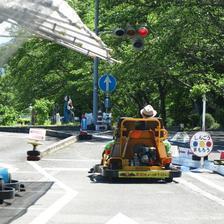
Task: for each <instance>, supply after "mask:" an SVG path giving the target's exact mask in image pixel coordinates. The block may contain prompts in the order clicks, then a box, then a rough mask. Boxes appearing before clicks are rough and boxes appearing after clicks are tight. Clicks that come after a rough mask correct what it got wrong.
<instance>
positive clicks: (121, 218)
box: [106, 213, 138, 224]
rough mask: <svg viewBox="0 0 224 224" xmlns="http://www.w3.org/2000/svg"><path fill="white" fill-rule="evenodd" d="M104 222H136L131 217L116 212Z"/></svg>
mask: <svg viewBox="0 0 224 224" xmlns="http://www.w3.org/2000/svg"><path fill="white" fill-rule="evenodd" d="M106 224H138V223H137V222H135V221H134V220H133V219H131V218H129V217H128V216H126V215H124V214H122V213H118V214H117V215H115V216H114V217H113V218H112V219H110V220H109V221H108V222H106Z"/></svg>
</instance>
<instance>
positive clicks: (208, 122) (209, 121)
mask: <svg viewBox="0 0 224 224" xmlns="http://www.w3.org/2000/svg"><path fill="white" fill-rule="evenodd" d="M205 127H206V129H218V128H219V127H220V125H219V124H218V123H217V122H216V121H215V119H214V118H213V116H212V115H211V114H208V113H206V114H205Z"/></svg>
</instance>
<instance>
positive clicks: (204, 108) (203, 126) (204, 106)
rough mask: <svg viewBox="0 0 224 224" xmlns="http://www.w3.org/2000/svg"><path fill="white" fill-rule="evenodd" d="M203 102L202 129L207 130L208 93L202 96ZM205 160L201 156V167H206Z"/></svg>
mask: <svg viewBox="0 0 224 224" xmlns="http://www.w3.org/2000/svg"><path fill="white" fill-rule="evenodd" d="M202 103H203V108H202V131H205V113H206V95H205V94H203V96H202ZM204 161H205V158H204V157H201V161H200V162H201V169H204Z"/></svg>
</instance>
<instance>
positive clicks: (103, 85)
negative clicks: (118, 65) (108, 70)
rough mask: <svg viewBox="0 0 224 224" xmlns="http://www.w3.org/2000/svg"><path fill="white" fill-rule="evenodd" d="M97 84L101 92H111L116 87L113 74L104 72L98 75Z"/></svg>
mask: <svg viewBox="0 0 224 224" xmlns="http://www.w3.org/2000/svg"><path fill="white" fill-rule="evenodd" d="M98 85H99V88H100V89H101V90H102V91H103V92H112V91H114V90H115V89H116V85H117V81H116V79H115V77H114V76H112V75H110V74H104V75H103V76H101V77H100V79H99V81H98Z"/></svg>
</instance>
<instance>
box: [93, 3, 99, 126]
mask: <svg viewBox="0 0 224 224" xmlns="http://www.w3.org/2000/svg"><path fill="white" fill-rule="evenodd" d="M98 25H99V0H95V19H94V28H95V34H96V35H98V34H99V30H98ZM98 66H99V58H98V57H96V58H94V64H93V122H94V125H96V121H97V113H98Z"/></svg>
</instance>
